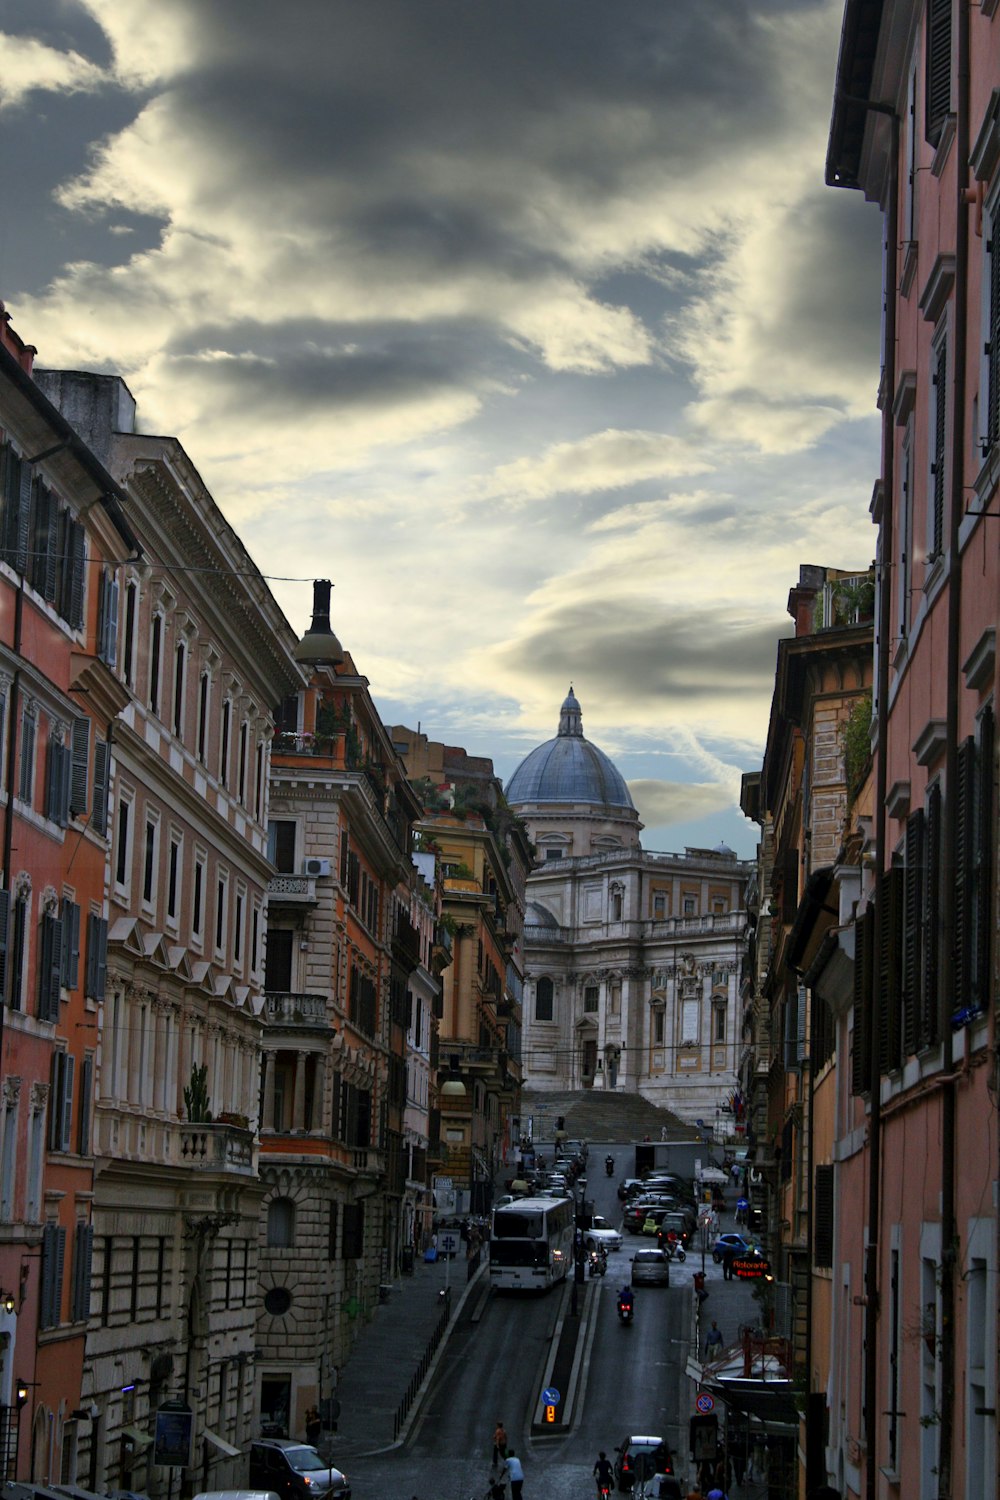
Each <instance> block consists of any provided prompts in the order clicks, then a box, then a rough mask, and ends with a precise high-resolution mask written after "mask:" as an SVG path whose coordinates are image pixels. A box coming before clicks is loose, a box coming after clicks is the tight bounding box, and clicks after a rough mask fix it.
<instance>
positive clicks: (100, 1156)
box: [36, 371, 303, 1496]
mask: <svg viewBox="0 0 1000 1500" xmlns="http://www.w3.org/2000/svg"><path fill="white" fill-rule="evenodd" d="M36 378H37V379H38V381H39V383H40V385H41V386H42V388H43V390H44V391H45V392H46V393H47V394H48V396H49V397H50V399H51V400H52V401H53V403H54V404H55V405H56V406H58V408H59V409H60V410H61V411H62V412H63V413H64V415H65V416H66V418H67V419H68V421H69V422H70V423H71V424H72V426H73V428H74V429H75V431H76V432H77V433H78V434H79V436H80V437H81V438H82V439H83V441H84V442H85V443H86V444H87V445H88V446H89V447H91V448H92V449H94V450H95V451H96V452H97V453H98V454H99V456H100V457H101V459H102V461H103V462H104V463H105V464H106V465H107V467H108V469H109V470H110V471H111V473H113V474H114V475H116V476H117V478H118V480H119V483H120V485H121V487H122V490H123V491H124V493H125V495H126V497H127V504H128V515H129V520H130V524H131V525H132V527H133V528H134V530H135V533H136V536H137V537H138V539H139V548H140V549H141V551H138V552H137V555H135V556H132V557H129V558H127V559H126V558H120V559H119V566H117V567H115V568H112V567H110V566H108V567H106V568H104V569H100V570H96V569H95V578H94V580H93V586H94V588H95V589H96V591H97V593H98V596H99V601H100V610H101V614H100V621H99V630H98V636H97V639H98V653H99V655H100V657H101V660H102V662H103V665H104V669H105V672H106V674H107V677H108V678H109V679H110V681H111V682H112V683H113V685H114V692H115V693H116V694H117V695H118V696H117V701H116V702H115V710H116V711H115V715H114V721H113V724H112V726H111V739H110V744H111V765H110V772H111V779H110V795H109V802H108V834H109V840H110V849H109V856H110V861H109V869H108V895H107V906H106V911H107V917H106V921H107V947H106V954H105V955H103V960H104V962H103V982H102V993H103V999H102V1000H101V1001H100V1003H99V1005H98V1007H97V1008H96V1009H95V1010H94V1014H93V1021H94V1022H95V1023H96V1028H95V1031H94V1033H93V1037H94V1042H95V1045H96V1048H97V1071H96V1075H95V1076H96V1093H95V1100H94V1126H93V1150H94V1155H95V1162H96V1171H95V1180H94V1201H93V1210H92V1218H93V1234H94V1240H93V1262H92V1288H91V1293H90V1320H89V1327H88V1331H87V1341H86V1357H85V1362H84V1366H83V1379H82V1390H81V1402H80V1412H79V1414H78V1419H79V1423H80V1426H81V1428H82V1431H81V1435H80V1438H79V1441H78V1460H77V1473H76V1474H74V1475H72V1476H71V1477H72V1478H74V1479H78V1480H79V1481H80V1482H82V1483H83V1484H84V1485H85V1486H86V1487H87V1488H89V1489H92V1490H100V1489H103V1488H105V1487H108V1488H121V1489H129V1490H139V1491H144V1492H146V1493H148V1494H150V1495H153V1496H156V1495H159V1494H161V1493H163V1492H164V1491H165V1488H166V1486H167V1482H168V1481H167V1477H166V1476H167V1475H169V1474H170V1473H171V1472H172V1471H171V1470H169V1469H166V1468H164V1467H163V1466H162V1465H161V1463H159V1462H157V1463H153V1462H152V1461H151V1460H152V1459H153V1456H154V1452H153V1441H154V1420H155V1418H154V1414H155V1413H156V1411H157V1409H158V1408H160V1407H162V1406H163V1405H164V1403H166V1402H173V1403H176V1404H177V1409H178V1410H180V1411H181V1412H183V1411H184V1410H185V1409H186V1410H187V1412H188V1413H189V1416H188V1417H187V1418H186V1419H185V1420H186V1423H187V1426H188V1428H189V1431H190V1440H191V1447H190V1453H189V1455H188V1457H189V1464H188V1467H189V1469H190V1470H193V1472H194V1474H195V1475H196V1476H197V1481H198V1485H199V1487H200V1488H217V1487H219V1486H220V1485H224V1484H225V1483H227V1482H230V1481H232V1482H236V1481H237V1480H238V1479H242V1477H243V1476H242V1473H241V1468H240V1464H239V1463H238V1462H236V1459H237V1456H238V1455H239V1454H240V1452H241V1449H242V1448H244V1447H245V1444H246V1442H247V1440H248V1439H249V1437H250V1436H251V1433H252V1431H253V1421H252V1418H253V1413H254V1410H255V1404H256V1374H255V1363H254V1362H255V1351H256V1344H257V1330H256V1307H255V1290H256V1287H257V1281H258V1277H257V1239H258V1220H259V1216H260V1209H261V1195H262V1187H261V1183H260V1180H259V1177H258V1164H257V1126H258V1100H259V1076H260V1053H261V1040H262V1033H263V1028H264V1022H263V1019H262V1012H263V1007H264V996H263V978H264V931H265V902H266V894H267V885H268V880H269V877H270V873H271V866H270V864H269V861H268V854H267V828H266V823H267V795H268V774H269V757H270V741H271V737H272V731H273V724H272V705H274V704H276V703H279V702H281V700H282V699H283V698H284V697H285V696H286V695H287V694H288V693H290V692H294V691H295V690H296V689H297V688H298V687H299V686H300V685H301V683H302V681H303V674H302V671H301V669H300V668H299V667H298V666H297V664H296V662H295V660H294V656H293V652H294V648H295V646H296V644H297V642H296V638H295V636H294V635H293V633H292V631H291V629H290V627H289V625H288V623H287V621H286V620H285V619H284V617H283V616H282V614H281V612H280V610H279V609H278V608H277V606H276V604H275V602H274V600H273V598H272V597H271V594H270V592H269V590H268V588H267V585H266V583H265V582H264V580H263V578H262V577H261V576H260V574H259V572H258V571H257V569H256V567H255V566H254V564H253V562H252V561H251V559H250V557H249V556H248V554H247V553H246V551H245V549H244V548H243V546H242V545H241V543H240V542H239V540H238V538H237V537H236V535H235V533H234V532H233V531H232V529H231V528H230V527H229V525H228V524H227V522H226V520H225V518H224V516H223V515H222V514H221V513H220V511H219V509H218V507H217V505H216V504H215V502H214V500H213V499H212V496H211V495H210V494H209V492H208V490H207V489H206V487H205V485H204V483H203V481H202V479H201V477H200V476H199V474H198V472H197V470H196V469H195V467H194V465H193V464H192V462H191V460H190V458H189V457H188V455H187V454H186V453H185V451H184V449H183V448H182V446H181V444H180V443H179V442H178V441H177V440H176V439H174V438H170V437H155V436H145V435H140V434H139V433H137V432H136V431H135V430H134V429H135V403H134V401H133V400H132V398H131V396H130V393H129V392H128V389H127V387H126V386H125V385H124V383H123V382H122V381H121V380H119V379H117V378H114V377H110V376H96V375H89V374H81V373H77V372H58V371H45V372H39V371H36ZM108 691H109V693H110V691H111V690H110V689H109V690H108Z"/></svg>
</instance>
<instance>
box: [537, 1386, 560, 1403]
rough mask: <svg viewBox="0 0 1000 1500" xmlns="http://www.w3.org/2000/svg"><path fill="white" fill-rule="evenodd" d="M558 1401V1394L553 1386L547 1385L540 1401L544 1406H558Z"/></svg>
mask: <svg viewBox="0 0 1000 1500" xmlns="http://www.w3.org/2000/svg"><path fill="white" fill-rule="evenodd" d="M560 1399H561V1398H560V1395H559V1392H558V1391H557V1390H556V1388H555V1386H554V1385H547V1386H546V1387H545V1389H544V1391H543V1392H542V1401H543V1402H544V1403H545V1405H546V1406H558V1405H559V1402H560Z"/></svg>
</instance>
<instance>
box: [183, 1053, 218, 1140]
mask: <svg viewBox="0 0 1000 1500" xmlns="http://www.w3.org/2000/svg"><path fill="white" fill-rule="evenodd" d="M207 1078H208V1065H207V1063H202V1065H201V1067H199V1066H198V1064H197V1063H195V1065H194V1067H193V1068H192V1069H191V1082H190V1083H189V1084H187V1085H186V1086H185V1089H184V1108H185V1109H186V1110H187V1117H188V1124H189V1125H207V1124H209V1123H210V1121H211V1119H212V1111H211V1110H210V1109H209V1107H208V1084H207V1082H206V1079H207Z"/></svg>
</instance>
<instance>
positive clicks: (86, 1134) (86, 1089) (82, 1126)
mask: <svg viewBox="0 0 1000 1500" xmlns="http://www.w3.org/2000/svg"><path fill="white" fill-rule="evenodd" d="M93 1101H94V1059H93V1058H92V1057H89V1056H88V1057H85V1058H84V1059H83V1066H82V1067H81V1069H80V1108H79V1110H78V1111H77V1117H76V1149H77V1152H78V1153H79V1155H80V1156H89V1155H90V1111H91V1107H92V1105H93Z"/></svg>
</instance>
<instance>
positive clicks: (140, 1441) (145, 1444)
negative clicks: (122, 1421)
mask: <svg viewBox="0 0 1000 1500" xmlns="http://www.w3.org/2000/svg"><path fill="white" fill-rule="evenodd" d="M122 1437H127V1438H128V1439H129V1440H130V1441H131V1442H133V1443H134V1444H135V1446H136V1448H137V1449H138V1450H139V1452H140V1453H141V1452H142V1450H143V1449H144V1448H149V1447H151V1446H152V1442H153V1439H152V1438H151V1437H150V1435H149V1433H148V1432H143V1430H142V1428H141V1427H123V1428H122Z"/></svg>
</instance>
